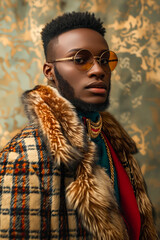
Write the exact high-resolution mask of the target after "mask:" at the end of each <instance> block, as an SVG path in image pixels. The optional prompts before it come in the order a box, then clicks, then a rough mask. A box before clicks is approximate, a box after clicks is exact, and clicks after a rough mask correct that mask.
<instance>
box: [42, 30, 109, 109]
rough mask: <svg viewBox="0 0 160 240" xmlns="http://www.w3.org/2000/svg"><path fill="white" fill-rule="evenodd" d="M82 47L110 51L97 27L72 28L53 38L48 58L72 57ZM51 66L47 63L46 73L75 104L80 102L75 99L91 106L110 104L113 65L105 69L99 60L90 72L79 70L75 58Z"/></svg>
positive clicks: (97, 52)
mask: <svg viewBox="0 0 160 240" xmlns="http://www.w3.org/2000/svg"><path fill="white" fill-rule="evenodd" d="M74 49H75V50H74ZM79 49H87V50H89V51H90V52H91V53H92V54H93V55H94V56H100V55H101V53H102V52H103V51H105V50H108V45H107V43H106V41H105V39H104V38H103V37H102V36H101V35H100V34H99V33H98V32H96V31H94V30H91V29H86V28H80V29H74V30H70V31H68V32H65V33H63V34H61V35H59V36H58V37H57V38H56V39H53V40H51V41H50V43H49V46H48V52H47V61H48V62H52V61H53V60H55V59H59V58H66V57H72V56H74V54H75V53H76V52H77V51H78V50H79ZM49 66H50V67H48V65H44V73H45V75H46V76H47V77H52V78H53V81H54V85H55V87H56V88H57V89H58V90H59V92H60V93H61V94H62V95H63V96H64V97H65V98H67V99H68V100H69V101H71V102H72V103H74V105H76V103H75V101H72V100H73V99H76V100H77V101H76V102H79V101H80V102H81V103H84V104H85V103H86V104H89V105H96V106H101V105H107V104H106V101H107V102H108V97H109V91H110V78H111V71H110V70H109V68H108V71H104V69H103V68H102V67H101V66H100V65H99V63H98V62H97V61H96V60H94V65H93V66H92V67H91V68H90V69H89V70H88V71H82V70H80V69H78V68H77V66H76V65H75V64H74V62H73V61H63V62H56V63H54V64H53V65H52V64H49ZM64 88H65V89H64ZM67 88H68V89H67ZM70 95H71V96H70ZM73 95H74V96H73ZM105 107H106V106H105ZM96 110H97V109H96Z"/></svg>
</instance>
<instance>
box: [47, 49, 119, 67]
mask: <svg viewBox="0 0 160 240" xmlns="http://www.w3.org/2000/svg"><path fill="white" fill-rule="evenodd" d="M83 50H85V51H88V52H89V53H91V55H92V57H93V59H96V60H97V62H98V63H99V65H100V66H101V63H100V59H101V57H102V56H103V54H104V53H106V52H109V53H110V52H112V53H114V54H115V55H116V57H117V54H116V53H115V52H113V51H110V50H106V51H104V52H103V53H102V54H101V55H100V56H94V55H93V54H92V52H90V51H89V50H87V49H80V50H78V51H77V52H76V53H75V55H74V56H72V57H66V58H59V59H55V60H54V61H52V62H48V63H55V62H64V61H73V62H74V64H75V65H78V64H77V63H76V62H75V58H76V56H77V54H78V53H79V52H81V51H83ZM98 59H99V60H98ZM108 62H118V57H117V59H112V60H108ZM92 66H93V65H92ZM92 66H91V67H90V68H89V69H91V68H92ZM116 66H117V64H116ZM116 66H115V67H116ZM115 67H114V69H115ZM89 69H88V70H87V71H89ZM114 69H113V70H114ZM113 70H111V71H113Z"/></svg>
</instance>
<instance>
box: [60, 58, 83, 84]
mask: <svg viewBox="0 0 160 240" xmlns="http://www.w3.org/2000/svg"><path fill="white" fill-rule="evenodd" d="M62 64H63V65H62ZM57 69H58V71H59V73H60V74H61V76H62V77H63V79H64V80H66V81H67V82H68V83H69V84H70V85H71V86H72V87H73V88H75V87H76V86H77V83H78V82H80V79H82V77H83V73H82V72H81V71H79V70H78V69H77V68H76V66H74V65H73V63H64V62H63V63H59V65H58V64H57Z"/></svg>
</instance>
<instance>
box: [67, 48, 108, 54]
mask: <svg viewBox="0 0 160 240" xmlns="http://www.w3.org/2000/svg"><path fill="white" fill-rule="evenodd" d="M81 49H84V50H88V49H85V48H73V49H71V50H69V51H68V53H70V52H76V51H79V50H81ZM88 51H90V50H88ZM105 51H109V49H103V50H101V51H100V53H99V54H101V53H103V52H105ZM90 52H91V51H90Z"/></svg>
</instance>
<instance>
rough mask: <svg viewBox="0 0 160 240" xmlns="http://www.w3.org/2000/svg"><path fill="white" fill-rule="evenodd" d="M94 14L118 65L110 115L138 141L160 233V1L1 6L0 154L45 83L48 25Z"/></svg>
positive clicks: (10, 1) (49, 0)
mask: <svg viewBox="0 0 160 240" xmlns="http://www.w3.org/2000/svg"><path fill="white" fill-rule="evenodd" d="M86 10H88V11H91V12H95V13H96V15H97V16H98V17H101V18H102V19H103V21H104V23H105V26H106V28H107V33H106V39H107V41H108V43H109V46H110V49H112V50H114V51H115V52H117V54H118V57H119V64H118V67H117V68H116V70H115V71H114V72H113V74H112V93H111V106H110V108H109V110H110V112H111V113H113V114H114V115H115V116H116V117H117V119H118V120H119V121H120V122H121V124H122V125H123V126H124V128H125V129H126V130H127V131H128V133H129V134H130V135H131V136H132V137H133V139H134V140H135V141H136V143H137V146H138V148H139V153H138V154H137V155H136V158H137V160H138V162H139V164H140V166H141V169H142V172H143V175H144V178H145V180H146V183H147V187H148V192H149V194H150V197H151V200H152V202H153V205H154V207H155V211H156V215H157V220H156V223H157V229H158V230H159V229H160V121H159V120H160V108H159V107H160V2H159V0H120V1H111V0H82V1H80V0H74V1H72V0H68V1H67V0H54V1H53V0H43V1H41V0H1V1H0V148H2V147H3V146H4V145H5V144H6V143H7V141H9V140H10V139H11V137H13V136H14V135H15V134H16V133H17V132H18V131H19V130H20V129H21V128H22V127H23V126H25V124H26V123H27V119H26V117H25V115H24V112H23V108H22V106H21V101H20V96H21V94H22V92H23V91H24V90H27V89H30V88H32V87H33V86H34V85H36V84H43V83H46V80H45V78H44V76H43V74H42V65H43V62H44V55H43V49H42V44H41V40H40V34H39V33H40V31H41V29H42V27H43V25H44V24H45V23H46V22H48V21H50V20H51V19H52V18H54V17H56V16H58V15H60V14H62V13H64V12H67V11H86Z"/></svg>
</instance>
